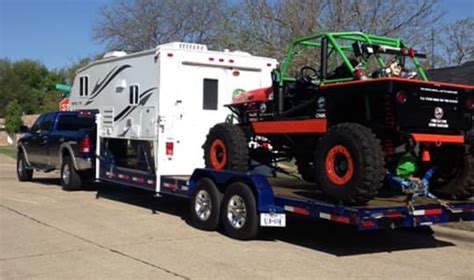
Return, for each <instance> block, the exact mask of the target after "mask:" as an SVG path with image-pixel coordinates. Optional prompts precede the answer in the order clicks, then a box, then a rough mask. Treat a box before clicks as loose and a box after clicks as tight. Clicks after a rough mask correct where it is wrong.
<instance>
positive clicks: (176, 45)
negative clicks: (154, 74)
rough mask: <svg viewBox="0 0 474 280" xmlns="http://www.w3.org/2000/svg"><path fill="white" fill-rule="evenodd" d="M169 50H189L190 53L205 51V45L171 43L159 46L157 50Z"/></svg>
mask: <svg viewBox="0 0 474 280" xmlns="http://www.w3.org/2000/svg"><path fill="white" fill-rule="evenodd" d="M163 47H166V48H170V49H179V50H190V51H207V47H206V45H201V44H193V43H183V42H172V43H168V44H163V45H159V46H158V48H163Z"/></svg>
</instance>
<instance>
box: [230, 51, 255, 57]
mask: <svg viewBox="0 0 474 280" xmlns="http://www.w3.org/2000/svg"><path fill="white" fill-rule="evenodd" d="M232 53H233V54H236V55H241V56H252V55H251V54H250V53H248V52H243V51H233V52H232Z"/></svg>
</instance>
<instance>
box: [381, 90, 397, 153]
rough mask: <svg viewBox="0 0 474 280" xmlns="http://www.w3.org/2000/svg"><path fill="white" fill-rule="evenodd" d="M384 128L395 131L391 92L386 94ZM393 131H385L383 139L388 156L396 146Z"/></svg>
mask: <svg viewBox="0 0 474 280" xmlns="http://www.w3.org/2000/svg"><path fill="white" fill-rule="evenodd" d="M383 105H384V130H385V131H386V132H388V131H390V132H392V131H393V128H394V126H395V113H394V112H393V106H392V98H391V96H390V94H385V96H384V103H383ZM390 134H391V133H388V135H387V133H384V138H383V140H382V146H383V150H384V152H385V155H386V156H390V155H392V154H393V153H394V151H395V148H394V145H393V141H392V137H391V135H390Z"/></svg>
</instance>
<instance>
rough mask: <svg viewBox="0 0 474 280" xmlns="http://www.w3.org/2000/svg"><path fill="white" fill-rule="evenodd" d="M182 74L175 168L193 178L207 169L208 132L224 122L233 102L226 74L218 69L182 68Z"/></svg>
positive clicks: (175, 135)
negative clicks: (201, 170) (198, 169)
mask: <svg viewBox="0 0 474 280" xmlns="http://www.w3.org/2000/svg"><path fill="white" fill-rule="evenodd" d="M181 68H182V69H180V72H181V73H183V74H182V76H183V77H186V81H185V82H183V83H181V84H180V85H179V93H178V100H176V102H175V106H176V111H175V112H176V116H175V118H176V120H175V123H174V125H173V130H174V131H173V132H172V135H173V136H174V137H173V138H174V146H173V160H172V162H168V165H169V164H170V163H171V164H172V165H173V166H174V168H173V170H169V169H168V168H166V169H168V171H169V172H172V173H174V174H176V175H179V174H191V172H192V171H193V170H194V169H195V168H198V167H204V159H203V150H202V147H201V146H202V145H203V144H204V142H205V140H206V135H207V134H208V132H209V129H210V128H211V127H212V126H213V125H215V124H216V123H220V122H224V121H225V119H226V116H227V115H228V113H229V110H228V109H227V108H226V107H224V105H225V104H228V103H229V102H230V101H231V98H232V92H230V91H229V90H228V88H227V84H226V70H225V69H223V68H217V67H212V68H211V67H204V66H194V65H193V66H191V65H181Z"/></svg>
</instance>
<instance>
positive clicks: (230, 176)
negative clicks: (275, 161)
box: [188, 169, 284, 213]
mask: <svg viewBox="0 0 474 280" xmlns="http://www.w3.org/2000/svg"><path fill="white" fill-rule="evenodd" d="M201 178H209V179H211V180H212V181H213V182H214V183H215V184H216V186H217V188H218V189H219V191H221V192H222V193H225V191H226V188H227V187H228V186H229V185H230V184H232V183H235V182H242V183H245V184H247V185H248V186H249V187H250V188H251V189H252V191H253V193H254V194H255V199H256V202H257V210H258V212H259V213H284V209H283V208H282V207H277V206H276V205H275V196H274V194H273V191H272V188H271V186H270V183H269V182H268V180H267V178H266V177H265V176H262V175H256V174H250V173H243V172H235V171H227V170H221V171H216V170H213V169H196V170H194V172H193V174H192V175H191V178H190V179H189V190H188V191H189V196H191V194H192V193H193V191H194V188H195V186H196V182H197V181H199V180H200V179H201Z"/></svg>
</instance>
